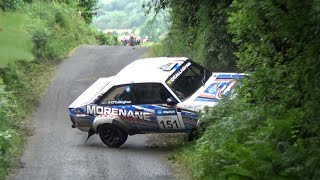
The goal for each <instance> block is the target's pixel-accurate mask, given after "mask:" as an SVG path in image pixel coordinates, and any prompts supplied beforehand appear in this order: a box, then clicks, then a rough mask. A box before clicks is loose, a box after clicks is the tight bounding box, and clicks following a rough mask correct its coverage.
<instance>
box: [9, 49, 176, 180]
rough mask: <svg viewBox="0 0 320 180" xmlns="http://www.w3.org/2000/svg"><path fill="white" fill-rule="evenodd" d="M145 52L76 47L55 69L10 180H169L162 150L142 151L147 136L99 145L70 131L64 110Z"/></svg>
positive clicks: (145, 145)
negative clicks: (98, 81) (116, 145)
mask: <svg viewBox="0 0 320 180" xmlns="http://www.w3.org/2000/svg"><path fill="white" fill-rule="evenodd" d="M146 50H147V49H146V48H141V47H136V48H135V49H133V48H132V47H116V46H81V47H79V48H78V49H77V50H76V51H75V52H74V53H73V55H72V56H71V57H70V58H68V59H66V60H65V61H64V62H63V63H62V64H61V65H60V67H59V69H58V70H57V73H56V75H55V77H54V79H53V80H52V82H51V85H50V86H49V89H48V91H47V93H46V95H45V96H44V97H43V99H42V100H41V102H40V106H39V107H38V109H37V113H36V115H35V117H34V118H33V124H34V127H35V132H34V135H33V136H31V137H29V138H28V143H27V147H26V150H25V152H24V153H23V156H22V158H21V162H20V165H19V167H18V168H16V170H15V171H14V172H12V174H11V175H10V176H9V179H10V180H11V179H13V180H43V179H50V180H51V179H57V180H60V179H61V180H63V179H68V180H69V179H70V180H91V179H93V180H99V179H111V180H112V179H117V180H118V179H128V180H141V179H147V180H152V179H174V177H173V172H172V170H171V166H170V165H168V162H167V160H166V156H167V154H168V150H166V149H164V148H152V147H150V146H148V143H147V142H148V140H149V138H150V136H149V135H135V136H129V138H128V141H127V142H126V143H125V144H124V145H123V146H122V147H121V148H119V149H117V148H109V147H107V146H105V145H104V144H103V143H102V142H101V140H100V139H99V137H98V136H97V135H95V136H92V137H91V138H90V139H89V140H88V142H87V143H85V140H86V137H87V134H86V133H84V132H81V131H79V130H77V129H72V128H71V123H70V120H69V116H68V109H67V107H68V105H69V104H70V103H71V102H72V101H73V100H74V99H75V98H77V97H78V96H79V95H80V94H81V93H82V92H83V91H84V90H85V89H86V88H87V87H88V86H90V85H91V84H92V83H93V82H94V81H95V80H96V79H97V78H99V77H108V76H112V75H115V74H116V73H117V72H118V71H119V70H121V69H122V68H123V67H124V66H126V65H127V64H129V63H130V62H132V61H133V60H136V59H139V58H140V57H141V55H142V54H143V53H144V52H146Z"/></svg>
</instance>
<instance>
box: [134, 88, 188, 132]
mask: <svg viewBox="0 0 320 180" xmlns="http://www.w3.org/2000/svg"><path fill="white" fill-rule="evenodd" d="M134 94H135V106H136V108H137V109H140V110H141V111H144V112H146V113H151V114H152V115H151V117H150V120H151V121H152V123H153V124H154V125H156V126H154V128H153V129H149V131H153V132H174V131H184V130H185V126H184V122H183V119H182V116H181V110H180V109H178V108H177V107H176V106H175V105H174V104H176V103H178V101H177V100H176V99H175V98H174V96H172V94H171V93H170V92H169V91H168V90H167V89H166V88H165V87H164V86H163V85H162V84H161V83H138V84H135V85H134ZM168 98H170V99H171V100H173V101H176V103H173V104H172V105H168V104H167V99H168Z"/></svg>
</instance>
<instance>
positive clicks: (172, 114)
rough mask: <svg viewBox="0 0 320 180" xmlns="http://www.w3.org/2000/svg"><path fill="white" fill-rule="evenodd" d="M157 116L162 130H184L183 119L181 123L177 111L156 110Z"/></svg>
mask: <svg viewBox="0 0 320 180" xmlns="http://www.w3.org/2000/svg"><path fill="white" fill-rule="evenodd" d="M155 114H156V116H157V121H158V124H159V127H160V129H184V124H183V122H182V118H181V121H180V119H179V115H178V113H177V110H176V109H155ZM180 117H181V114H180ZM181 122H182V123H181Z"/></svg>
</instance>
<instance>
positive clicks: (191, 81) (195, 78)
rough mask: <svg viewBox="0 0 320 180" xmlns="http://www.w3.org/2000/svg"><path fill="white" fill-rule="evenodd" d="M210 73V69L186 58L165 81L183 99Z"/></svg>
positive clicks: (206, 78)
mask: <svg viewBox="0 0 320 180" xmlns="http://www.w3.org/2000/svg"><path fill="white" fill-rule="evenodd" d="M211 75H212V72H211V71H209V70H207V69H205V68H204V67H202V66H201V65H199V64H197V63H195V62H193V61H191V60H187V61H186V62H184V63H183V64H182V65H181V66H180V67H179V69H177V70H176V71H175V72H174V73H173V74H172V75H171V76H170V77H169V78H168V79H167V80H166V83H167V85H168V86H169V87H170V88H171V89H172V91H173V92H174V93H175V94H176V95H177V96H178V97H179V98H180V99H181V100H182V101H183V100H185V99H186V98H188V97H190V96H191V95H192V94H193V93H195V92H196V91H197V90H198V89H199V88H200V87H201V86H203V85H204V84H205V83H206V82H207V80H208V79H209V78H210V77H211Z"/></svg>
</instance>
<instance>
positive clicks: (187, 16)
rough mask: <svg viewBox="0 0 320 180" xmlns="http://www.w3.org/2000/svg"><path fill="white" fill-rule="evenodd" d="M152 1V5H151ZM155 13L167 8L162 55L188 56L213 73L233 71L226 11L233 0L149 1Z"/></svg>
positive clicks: (231, 43) (233, 48) (233, 62)
mask: <svg viewBox="0 0 320 180" xmlns="http://www.w3.org/2000/svg"><path fill="white" fill-rule="evenodd" d="M151 2H153V3H151ZM151 2H149V6H155V7H154V9H155V11H158V10H159V9H161V8H163V7H168V8H170V20H171V24H172V25H171V26H170V28H169V33H168V35H167V37H166V38H165V40H164V41H163V42H162V44H163V46H164V47H163V48H164V49H166V53H165V54H161V55H166V54H170V55H172V56H187V57H190V58H192V59H195V60H196V61H198V62H199V63H201V64H203V65H205V66H207V67H209V68H210V69H212V70H214V71H236V70H237V68H236V66H235V61H236V58H235V56H234V52H235V50H236V46H235V44H234V43H233V42H232V41H231V40H232V36H231V35H230V34H228V33H227V25H226V24H227V8H228V7H229V6H230V4H231V2H232V0H228V1H224V0H223V1H222V0H216V1H212V0H205V1H199V0H198V1H191V0H188V1H185V0H174V1H173V0H159V1H151Z"/></svg>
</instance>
